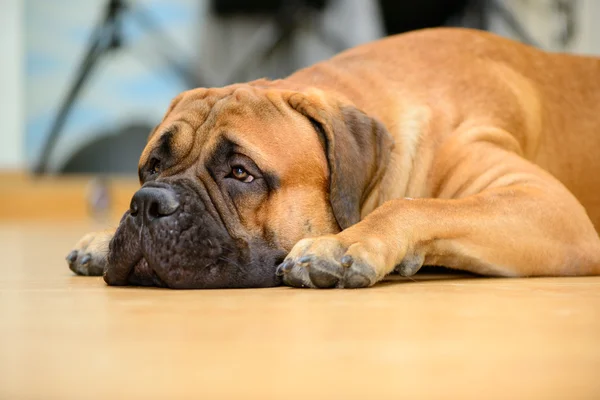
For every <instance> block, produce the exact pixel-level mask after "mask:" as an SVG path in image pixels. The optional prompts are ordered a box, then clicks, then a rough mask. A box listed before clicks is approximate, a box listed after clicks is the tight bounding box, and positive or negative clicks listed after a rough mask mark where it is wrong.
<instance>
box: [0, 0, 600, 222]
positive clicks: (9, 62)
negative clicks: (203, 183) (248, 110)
mask: <svg viewBox="0 0 600 400" xmlns="http://www.w3.org/2000/svg"><path fill="white" fill-rule="evenodd" d="M0 4H1V7H0V10H1V14H0V22H1V24H0V29H1V34H0V54H2V62H1V63H0V82H1V83H0V88H1V90H0V101H1V106H0V123H1V124H2V129H1V133H0V140H1V142H0V193H2V194H1V195H0V203H2V204H0V205H2V206H1V207H0V218H28V217H39V216H40V215H41V213H42V212H43V213H46V214H52V215H54V216H57V215H62V216H65V217H66V216H73V215H79V216H86V215H92V216H96V217H98V218H102V217H103V216H105V215H107V214H110V213H111V212H112V211H111V210H113V208H115V206H116V205H117V206H118V209H117V210H115V212H116V213H120V212H122V211H123V206H126V204H127V201H128V198H129V195H130V193H131V191H132V190H134V188H135V186H136V185H137V183H136V168H137V165H136V164H137V159H138V157H139V154H140V152H141V150H142V148H143V146H144V143H145V140H146V137H147V135H148V133H149V132H150V130H151V129H152V127H153V126H154V125H155V124H156V123H157V122H158V121H159V120H160V119H161V118H162V115H163V113H164V112H165V110H166V108H167V106H168V104H169V102H170V100H171V98H172V97H174V96H175V95H176V94H177V93H179V92H181V91H183V90H185V89H188V88H192V87H199V86H222V85H226V84H229V83H232V82H238V81H246V80H250V79H255V78H259V77H269V78H278V77H284V76H286V75H288V74H290V73H291V72H293V71H294V70H296V69H298V68H301V67H304V66H307V65H310V64H312V63H314V62H316V61H319V60H321V59H325V58H328V57H330V56H332V55H333V54H335V53H338V52H340V51H342V50H344V49H346V48H349V47H353V46H356V45H358V44H360V43H364V42H368V41H372V40H375V39H377V38H380V37H383V36H386V35H391V34H396V33H401V32H405V31H409V30H413V29H419V28H425V27H432V26H466V27H473V28H479V29H485V30H490V31H493V32H496V33H499V34H501V35H504V36H507V37H511V38H514V39H517V40H520V41H523V42H526V43H529V44H532V45H535V46H538V47H541V48H544V49H547V50H551V51H564V52H573V53H581V54H600V27H599V26H598V24H597V22H596V21H597V20H598V19H599V18H600V1H597V0H419V1H411V0H404V1H402V0H212V1H211V0H85V1H80V0H52V1H48V0H0ZM52 196H54V197H52ZM121 197H122V199H121ZM35 201H38V202H42V206H40V205H39V204H37V203H35V204H34V203H32V202H35ZM121 203H123V204H121ZM19 210H21V211H19ZM80 214H81V215H80Z"/></svg>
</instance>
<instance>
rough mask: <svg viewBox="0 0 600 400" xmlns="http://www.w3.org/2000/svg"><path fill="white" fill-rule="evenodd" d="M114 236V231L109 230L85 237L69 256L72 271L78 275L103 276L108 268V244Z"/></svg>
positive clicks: (68, 260) (68, 261)
mask: <svg viewBox="0 0 600 400" xmlns="http://www.w3.org/2000/svg"><path fill="white" fill-rule="evenodd" d="M114 234H115V231H114V230H107V231H100V232H92V233H88V234H87V235H85V236H83V237H82V238H81V239H80V240H79V241H78V242H77V244H76V245H75V246H74V247H73V250H72V251H71V252H70V253H69V255H67V263H69V268H71V271H73V272H75V273H76V274H77V275H90V276H100V275H102V274H103V273H104V270H105V269H106V266H107V259H106V257H107V255H108V244H109V243H110V240H111V239H112V237H113V236H114Z"/></svg>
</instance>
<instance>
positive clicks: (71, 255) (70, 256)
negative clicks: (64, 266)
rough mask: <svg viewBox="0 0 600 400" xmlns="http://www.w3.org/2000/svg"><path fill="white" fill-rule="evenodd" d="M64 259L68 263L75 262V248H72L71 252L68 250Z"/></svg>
mask: <svg viewBox="0 0 600 400" xmlns="http://www.w3.org/2000/svg"><path fill="white" fill-rule="evenodd" d="M65 260H67V262H68V263H69V264H71V263H73V262H75V260H77V250H73V251H72V252H70V253H69V254H68V255H67V256H66V257H65Z"/></svg>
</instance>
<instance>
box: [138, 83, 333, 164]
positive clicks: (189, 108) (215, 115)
mask: <svg viewBox="0 0 600 400" xmlns="http://www.w3.org/2000/svg"><path fill="white" fill-rule="evenodd" d="M224 142H230V143H233V144H234V145H236V147H238V148H243V149H244V150H245V151H247V152H248V153H249V154H247V155H248V156H250V157H252V158H253V159H254V160H255V162H257V163H269V164H272V163H273V162H275V163H276V162H277V160H279V159H281V158H282V157H281V155H282V154H288V153H289V147H290V146H295V147H301V148H303V149H311V148H312V149H316V150H315V152H317V153H319V154H320V152H318V149H319V148H320V142H319V140H318V137H317V135H316V134H315V132H314V131H313V129H312V126H311V124H310V122H309V121H308V120H307V119H306V118H305V117H304V116H302V115H301V114H299V113H298V112H296V111H294V110H293V109H292V108H291V107H289V105H288V104H287V102H286V100H285V99H284V96H282V94H281V93H280V92H278V91H276V90H264V89H259V88H254V87H249V86H244V85H236V86H231V87H226V88H219V89H196V90H193V91H188V92H184V93H182V94H181V95H179V96H178V97H177V98H175V99H174V100H173V102H172V104H171V106H170V108H169V110H168V112H167V114H166V115H165V118H164V119H163V121H162V122H161V123H160V124H159V125H158V126H157V127H156V129H155V130H154V131H153V133H152V134H151V136H150V138H149V141H148V144H147V145H146V148H145V149H144V152H143V154H142V157H141V158H140V163H139V165H140V168H142V167H143V166H144V165H146V164H147V163H148V162H149V160H150V159H152V158H153V157H156V158H158V159H160V160H161V161H162V163H163V164H162V169H163V170H165V169H168V168H174V167H177V168H176V169H185V168H188V167H189V166H190V165H191V164H192V163H194V162H197V161H201V162H202V161H203V160H205V159H206V158H208V157H210V154H211V153H214V152H215V151H216V150H217V148H218V147H219V146H221V145H222V144H223V143H224ZM307 157H308V158H310V155H307ZM315 157H317V158H319V155H318V154H315ZM323 157H324V155H323ZM284 161H285V160H284ZM272 166H273V167H274V168H278V166H277V165H272ZM283 167H284V166H283V165H282V166H279V168H283ZM173 172H175V171H173Z"/></svg>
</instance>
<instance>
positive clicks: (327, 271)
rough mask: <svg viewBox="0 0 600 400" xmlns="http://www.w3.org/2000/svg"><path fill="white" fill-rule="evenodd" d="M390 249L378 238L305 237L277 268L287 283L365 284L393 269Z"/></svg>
mask: <svg viewBox="0 0 600 400" xmlns="http://www.w3.org/2000/svg"><path fill="white" fill-rule="evenodd" d="M388 256H389V251H388V249H387V248H386V245H385V244H384V243H383V242H382V241H380V240H378V239H377V238H363V239H362V240H359V241H353V240H344V239H343V238H342V237H341V236H340V235H333V236H322V237H317V238H311V239H303V240H301V241H300V242H298V243H297V244H296V245H295V246H294V248H293V249H292V251H291V252H290V254H289V255H288V256H287V257H286V259H285V261H284V262H283V263H282V264H281V265H280V266H279V267H278V268H277V274H278V275H280V276H282V278H283V282H284V284H286V285H289V286H294V287H312V288H362V287H368V286H372V285H373V284H375V283H376V282H377V281H379V280H381V279H382V278H383V277H384V276H385V275H386V274H387V273H388V272H390V271H391V270H392V269H393V263H392V265H391V266H390V265H388V264H390V263H389V262H388V258H389V257H388Z"/></svg>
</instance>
